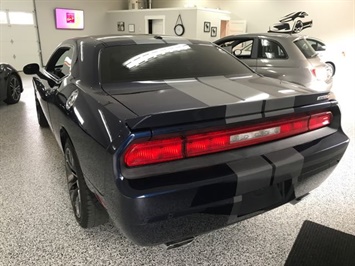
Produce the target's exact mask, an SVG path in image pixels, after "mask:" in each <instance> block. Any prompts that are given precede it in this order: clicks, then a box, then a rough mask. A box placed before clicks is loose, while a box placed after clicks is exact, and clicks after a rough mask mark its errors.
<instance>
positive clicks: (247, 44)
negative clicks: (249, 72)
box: [220, 37, 258, 70]
mask: <svg viewBox="0 0 355 266" xmlns="http://www.w3.org/2000/svg"><path fill="white" fill-rule="evenodd" d="M220 46H221V47H223V48H224V49H225V50H227V51H228V52H230V53H231V54H233V55H234V56H235V57H237V58H238V59H240V60H241V61H243V62H244V63H245V64H247V65H248V66H249V67H250V68H252V69H253V70H256V66H257V64H256V57H257V50H258V49H257V42H256V38H253V37H248V38H235V39H233V40H230V41H227V42H224V43H222V44H220Z"/></svg>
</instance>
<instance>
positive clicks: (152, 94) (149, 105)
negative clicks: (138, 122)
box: [114, 84, 208, 116]
mask: <svg viewBox="0 0 355 266" xmlns="http://www.w3.org/2000/svg"><path fill="white" fill-rule="evenodd" d="M114 97H115V98H116V99H117V100H118V101H120V102H121V103H122V104H124V105H125V106H127V107H128V108H130V109H132V110H133V111H134V112H135V113H136V114H138V115H139V116H142V115H149V114H154V113H161V112H169V111H176V110H185V109H192V108H201V107H207V106H208V105H207V104H205V103H203V102H201V101H199V100H198V99H196V98H194V97H191V96H189V95H187V94H186V93H183V92H181V91H179V90H177V89H175V88H173V87H171V86H169V85H167V84H164V87H162V88H161V89H160V90H154V89H152V90H146V91H140V92H138V93H134V94H121V95H114Z"/></svg>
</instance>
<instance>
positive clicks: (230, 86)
mask: <svg viewBox="0 0 355 266" xmlns="http://www.w3.org/2000/svg"><path fill="white" fill-rule="evenodd" d="M103 89H104V90H105V91H106V92H107V93H108V94H110V95H111V96H112V97H113V98H114V99H116V100H117V101H119V102H120V103H121V104H123V105H124V106H126V107H127V108H128V109H129V110H130V111H132V112H133V113H135V114H136V115H137V117H135V118H130V119H127V120H126V124H127V125H128V126H129V127H130V128H131V129H132V130H137V129H147V128H158V127H166V126H172V125H180V124H186V123H196V122H202V121H208V120H218V119H225V120H231V121H233V119H234V120H235V119H236V118H238V117H244V118H243V119H253V118H254V119H258V118H262V117H264V116H266V114H267V113H269V114H270V113H271V112H278V113H279V114H282V113H284V114H287V113H292V112H293V108H295V107H298V106H305V105H309V104H314V103H318V102H320V101H325V100H327V99H328V98H327V97H326V95H327V94H328V92H326V91H324V92H314V91H311V90H310V89H307V88H305V87H302V86H298V85H295V84H292V83H288V82H284V81H280V80H276V79H271V78H265V77H260V76H259V75H256V74H252V75H241V76H233V77H224V76H215V77H202V78H191V79H180V80H164V81H149V82H148V81H144V82H143V81H142V82H130V83H119V84H106V85H103Z"/></svg>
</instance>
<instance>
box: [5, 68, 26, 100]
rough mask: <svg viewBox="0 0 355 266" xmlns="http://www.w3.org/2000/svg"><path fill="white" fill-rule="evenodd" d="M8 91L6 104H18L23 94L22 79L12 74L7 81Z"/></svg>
mask: <svg viewBox="0 0 355 266" xmlns="http://www.w3.org/2000/svg"><path fill="white" fill-rule="evenodd" d="M6 89H7V98H6V100H5V102H6V103H7V104H14V103H18V102H19V101H20V98H21V92H22V83H21V79H20V78H19V77H18V76H17V75H15V74H11V75H10V76H9V78H8V80H7V85H6Z"/></svg>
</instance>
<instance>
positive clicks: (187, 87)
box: [165, 79, 241, 106]
mask: <svg viewBox="0 0 355 266" xmlns="http://www.w3.org/2000/svg"><path fill="white" fill-rule="evenodd" d="M165 82H166V83H167V84H168V85H169V86H171V87H173V88H175V89H177V90H179V91H181V92H183V93H185V94H187V95H189V96H191V97H193V98H195V99H196V100H198V101H200V102H203V103H205V104H207V105H209V106H216V105H225V104H230V103H236V102H240V101H241V99H239V98H237V97H235V96H232V95H230V94H227V93H225V92H223V91H221V90H218V89H215V88H213V87H211V86H208V85H206V84H203V83H201V82H199V81H198V80H196V79H183V80H179V81H174V80H166V81H165Z"/></svg>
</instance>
